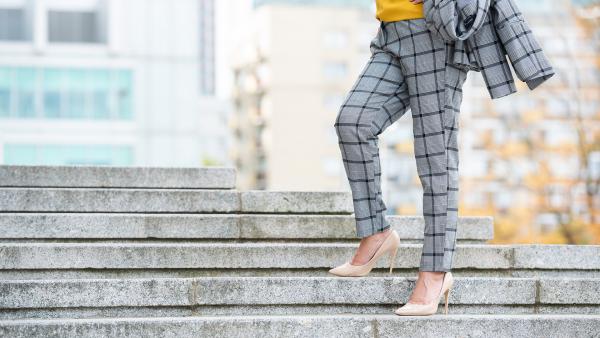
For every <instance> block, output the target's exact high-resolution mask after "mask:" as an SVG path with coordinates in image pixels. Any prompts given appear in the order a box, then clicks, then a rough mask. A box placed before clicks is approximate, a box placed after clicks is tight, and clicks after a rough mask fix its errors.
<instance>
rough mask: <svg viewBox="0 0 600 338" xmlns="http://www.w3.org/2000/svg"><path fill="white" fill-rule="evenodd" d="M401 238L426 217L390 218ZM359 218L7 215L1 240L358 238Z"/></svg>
mask: <svg viewBox="0 0 600 338" xmlns="http://www.w3.org/2000/svg"><path fill="white" fill-rule="evenodd" d="M387 219H388V220H389V222H390V223H391V225H392V227H393V228H394V229H395V230H397V231H398V234H399V235H400V238H401V239H402V240H403V241H406V240H422V239H423V226H424V222H423V217H422V216H387ZM355 224H356V221H355V220H354V215H311V214H294V215H289V214H131V213H123V214H118V213H3V214H0V238H14V239H19V238H22V239H45V238H64V239H67V238H69V239H75V238H80V239H91V238H140V239H148V238H187V239H196V238H197V239H319V240H326V239H331V240H339V239H356V240H357V241H358V239H357V237H356V227H355ZM493 231H494V229H493V224H492V218H491V217H460V218H459V225H458V233H457V236H458V240H459V241H464V240H467V241H472V242H475V241H479V242H483V241H487V240H490V239H492V237H493Z"/></svg>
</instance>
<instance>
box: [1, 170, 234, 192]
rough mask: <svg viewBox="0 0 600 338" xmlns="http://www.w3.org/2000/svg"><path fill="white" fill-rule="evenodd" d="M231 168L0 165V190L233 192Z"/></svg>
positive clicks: (232, 171) (232, 172)
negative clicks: (151, 189)
mask: <svg viewBox="0 0 600 338" xmlns="http://www.w3.org/2000/svg"><path fill="white" fill-rule="evenodd" d="M235 183H236V182H235V168H227V167H202V168H168V167H117V166H104V167H101V166H84V165H79V166H38V165H32V166H29V165H0V186H2V187H93V188H101V187H104V188H182V189H189V188H196V189H234V188H235Z"/></svg>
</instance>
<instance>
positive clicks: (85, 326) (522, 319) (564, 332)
mask: <svg viewBox="0 0 600 338" xmlns="http://www.w3.org/2000/svg"><path fill="white" fill-rule="evenodd" d="M240 312H241V311H240ZM598 332H600V316H599V315H568V314H561V315H549V314H536V315H447V316H445V315H434V316H397V315H395V314H383V315H357V314H322V315H302V316H269V315H257V316H244V315H240V314H238V315H235V316H211V317H163V318H93V319H33V320H15V321H0V336H3V337H15V338H20V337H46V338H53V337H60V338H68V337H76V338H79V337H82V336H85V337H90V338H92V337H131V338H133V337H140V338H146V337H162V338H184V337H213V338H220V337H227V338H229V337H257V338H269V337H274V338H279V337H297V338H301V337H307V338H315V337H327V338H331V337H343V338H355V337H356V338H358V337H360V338H379V337H410V338H413V337H421V338H440V337H471V338H476V337H482V338H490V337H513V338H532V337H535V338H539V337H546V338H564V337H578V338H590V337H598Z"/></svg>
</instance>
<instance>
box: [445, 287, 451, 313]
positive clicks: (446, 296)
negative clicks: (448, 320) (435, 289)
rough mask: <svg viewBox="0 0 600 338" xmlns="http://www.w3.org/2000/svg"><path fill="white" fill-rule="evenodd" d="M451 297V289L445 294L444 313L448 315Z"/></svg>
mask: <svg viewBox="0 0 600 338" xmlns="http://www.w3.org/2000/svg"><path fill="white" fill-rule="evenodd" d="M449 295H450V289H448V290H446V292H445V293H444V303H445V304H444V312H445V314H446V315H447V314H448V296H449Z"/></svg>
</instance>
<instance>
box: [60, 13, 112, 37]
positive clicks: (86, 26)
mask: <svg viewBox="0 0 600 338" xmlns="http://www.w3.org/2000/svg"><path fill="white" fill-rule="evenodd" d="M101 27H103V25H102V24H101V22H100V15H99V14H98V13H97V12H93V11H92V12H76V11H58V10H50V11H49V12H48V41H49V42H62V43H103V42H105V39H104V36H105V34H103V32H102V30H101Z"/></svg>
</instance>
